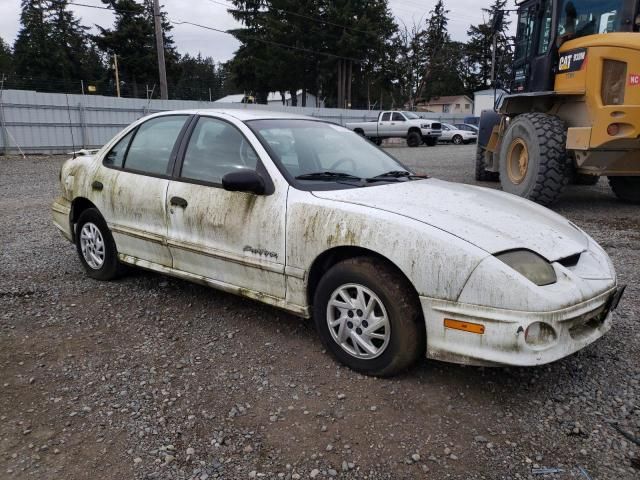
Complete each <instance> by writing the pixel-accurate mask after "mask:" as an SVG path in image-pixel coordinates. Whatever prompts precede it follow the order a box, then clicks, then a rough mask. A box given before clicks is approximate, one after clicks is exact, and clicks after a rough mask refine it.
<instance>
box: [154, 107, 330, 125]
mask: <svg viewBox="0 0 640 480" xmlns="http://www.w3.org/2000/svg"><path fill="white" fill-rule="evenodd" d="M176 113H183V114H188V115H226V116H229V117H233V118H235V119H237V120H240V121H242V122H244V121H248V120H267V119H288V120H315V121H318V120H322V119H319V118H316V117H310V116H308V115H298V114H295V113H289V112H277V111H273V110H252V109H248V108H247V109H244V108H237V109H236V108H205V109H198V110H171V111H166V112H159V113H157V114H155V115H154V116H162V115H171V114H176Z"/></svg>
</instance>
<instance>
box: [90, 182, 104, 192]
mask: <svg viewBox="0 0 640 480" xmlns="http://www.w3.org/2000/svg"><path fill="white" fill-rule="evenodd" d="M91 188H93V189H94V190H98V191H100V190H102V189H103V188H104V185H102V182H99V181H98V180H94V181H93V183H92V184H91Z"/></svg>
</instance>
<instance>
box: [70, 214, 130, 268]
mask: <svg viewBox="0 0 640 480" xmlns="http://www.w3.org/2000/svg"><path fill="white" fill-rule="evenodd" d="M75 237H76V249H77V251H78V256H79V257H80V262H81V263H82V266H83V267H84V269H85V271H86V272H87V275H88V276H89V277H91V278H95V279H96V280H112V279H114V278H117V277H118V276H119V275H120V274H121V273H122V269H123V267H122V265H121V264H120V262H119V261H118V251H117V250H116V244H115V242H114V241H113V237H112V236H111V232H110V231H109V228H108V227H107V223H106V222H105V221H104V219H103V218H102V215H100V212H98V210H96V209H95V208H89V209H87V210H85V211H84V212H82V214H80V218H79V219H78V223H77V225H76V232H75Z"/></svg>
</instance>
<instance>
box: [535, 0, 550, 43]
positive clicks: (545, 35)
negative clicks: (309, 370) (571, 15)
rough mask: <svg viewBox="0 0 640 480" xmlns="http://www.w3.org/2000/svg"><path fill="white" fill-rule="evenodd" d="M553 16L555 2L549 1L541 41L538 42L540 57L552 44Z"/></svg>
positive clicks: (543, 21) (542, 25) (545, 8)
mask: <svg viewBox="0 0 640 480" xmlns="http://www.w3.org/2000/svg"><path fill="white" fill-rule="evenodd" d="M552 16H553V0H547V3H546V5H545V7H544V15H543V16H542V24H541V26H540V40H539V41H538V55H544V54H545V53H547V51H548V50H549V44H550V43H551V20H552Z"/></svg>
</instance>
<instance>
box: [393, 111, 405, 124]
mask: <svg viewBox="0 0 640 480" xmlns="http://www.w3.org/2000/svg"><path fill="white" fill-rule="evenodd" d="M391 120H393V121H394V122H404V121H405V120H404V117H403V116H402V114H401V113H398V112H393V117H392V118H391Z"/></svg>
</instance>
